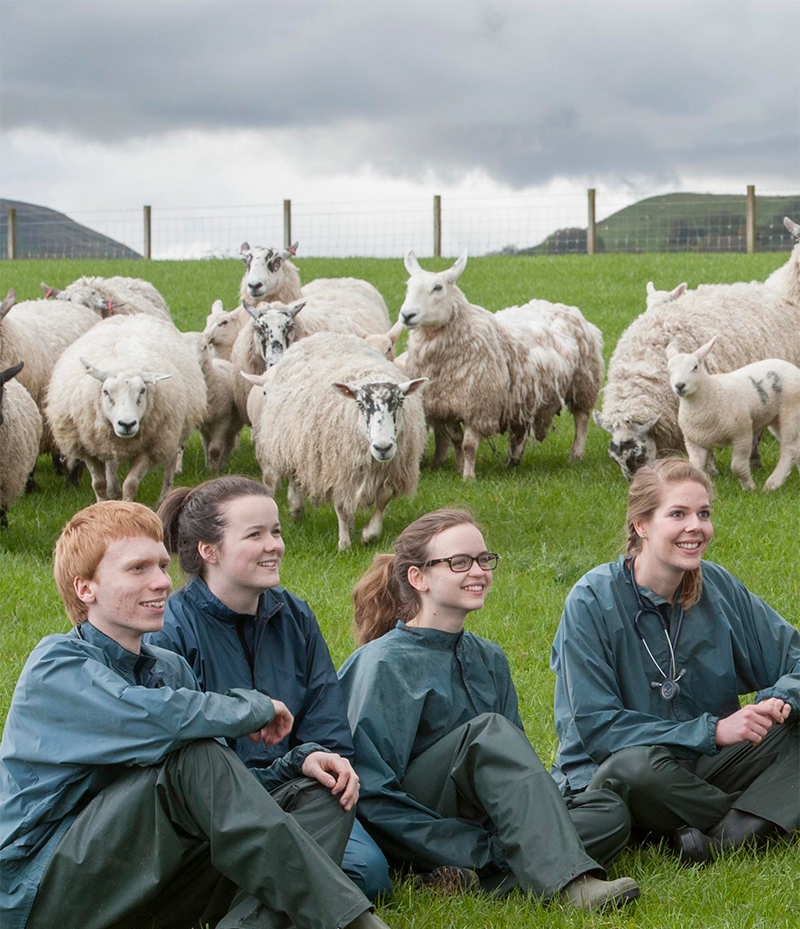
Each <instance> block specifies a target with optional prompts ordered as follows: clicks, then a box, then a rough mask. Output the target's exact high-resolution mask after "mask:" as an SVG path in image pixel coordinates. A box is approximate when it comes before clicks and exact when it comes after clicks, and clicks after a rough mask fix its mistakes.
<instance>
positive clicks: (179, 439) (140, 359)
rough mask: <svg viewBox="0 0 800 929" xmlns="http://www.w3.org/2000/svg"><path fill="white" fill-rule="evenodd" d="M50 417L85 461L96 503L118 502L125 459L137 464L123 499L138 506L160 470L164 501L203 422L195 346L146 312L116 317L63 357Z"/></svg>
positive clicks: (66, 447)
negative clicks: (142, 489)
mask: <svg viewBox="0 0 800 929" xmlns="http://www.w3.org/2000/svg"><path fill="white" fill-rule="evenodd" d="M45 412H46V414H47V420H48V423H49V424H50V428H51V429H52V431H53V436H54V437H55V440H56V443H57V444H58V446H59V447H60V448H61V449H62V450H63V451H64V453H65V454H67V455H68V456H69V457H71V458H77V459H81V460H83V461H85V462H86V464H87V466H88V468H89V472H90V473H91V476H92V489H93V490H94V492H95V496H96V497H97V499H98V500H105V499H107V498H108V497H112V498H113V497H116V496H119V492H120V488H119V482H118V480H117V476H116V469H117V464H118V462H119V461H130V462H131V467H130V470H129V472H128V475H127V477H126V478H125V481H124V483H123V485H122V499H123V500H133V499H134V498H135V497H136V492H137V490H138V488H139V482H140V481H141V479H142V477H144V475H145V474H146V473H147V472H148V471H149V470H150V469H151V468H152V467H155V466H157V465H160V464H163V466H164V479H163V483H162V487H161V497H160V498H159V499H163V498H164V496H166V494H167V493H168V492H169V490H170V489H171V487H172V482H173V477H174V474H175V470H176V467H177V463H178V458H179V455H180V453H181V451H182V449H183V447H184V446H185V444H186V440H187V439H188V437H189V435H190V434H191V433H192V432H193V431H194V430H195V429H197V428H198V427H199V426H200V424H201V423H202V421H203V417H204V415H205V412H206V384H205V380H204V378H203V372H202V371H201V369H200V365H199V363H198V361H197V357H196V354H195V351H194V349H193V347H192V345H191V344H190V342H189V341H188V340H186V339H184V338H183V337H182V334H181V333H179V332H178V330H177V329H176V328H175V327H174V326H173V325H172V324H171V323H167V322H162V321H161V320H158V319H155V318H154V317H153V316H151V315H149V314H146V313H139V314H137V315H136V316H112V317H111V318H109V319H106V320H103V321H102V322H100V323H98V324H97V325H96V326H95V328H94V329H92V330H90V331H89V332H87V333H86V334H85V335H83V336H81V338H80V339H78V340H77V341H76V342H74V343H73V344H72V345H70V346H69V348H67V349H66V351H65V352H64V354H63V355H62V356H61V358H59V360H58V362H57V364H56V366H55V370H54V371H53V376H52V378H51V381H50V387H49V390H48V394H47V404H46V407H45Z"/></svg>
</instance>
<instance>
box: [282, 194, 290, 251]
mask: <svg viewBox="0 0 800 929" xmlns="http://www.w3.org/2000/svg"><path fill="white" fill-rule="evenodd" d="M283 247H284V248H291V247H292V201H291V200H284V201H283Z"/></svg>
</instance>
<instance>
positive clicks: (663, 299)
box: [646, 281, 687, 310]
mask: <svg viewBox="0 0 800 929" xmlns="http://www.w3.org/2000/svg"><path fill="white" fill-rule="evenodd" d="M686 287H687V284H686V282H685V281H684V282H683V283H682V284H678V286H677V287H676V288H675V289H674V290H656V288H655V285H654V284H653V282H652V281H648V282H647V288H646V291H647V309H648V310H654V309H655V308H656V307H657V306H661V305H662V304H664V303H671V302H672V301H673V300H677V299H678V297H682V296H683V295H684V294H685V293H686Z"/></svg>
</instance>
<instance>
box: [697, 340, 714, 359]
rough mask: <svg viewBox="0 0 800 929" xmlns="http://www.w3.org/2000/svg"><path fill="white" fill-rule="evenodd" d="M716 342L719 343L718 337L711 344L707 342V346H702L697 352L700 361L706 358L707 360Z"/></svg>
mask: <svg viewBox="0 0 800 929" xmlns="http://www.w3.org/2000/svg"><path fill="white" fill-rule="evenodd" d="M716 341H717V337H716V336H714V338H713V339H712V340H711V341H710V342H706V344H705V345H701V346H700V348H698V349H697V351H696V352H695V356H696V357H697V358H698V359H699V360H700V361H702V360H703V359H704V358H706V357H707V356H708V355H709V354H710V353H711V349H712V348H713V347H714V343H715V342H716Z"/></svg>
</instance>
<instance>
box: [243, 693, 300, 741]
mask: <svg viewBox="0 0 800 929" xmlns="http://www.w3.org/2000/svg"><path fill="white" fill-rule="evenodd" d="M272 705H273V706H274V707H275V715H274V716H273V717H272V722H269V723H267V725H266V726H262V727H261V728H260V729H259V730H258V732H251V733H249V735H248V736H247V738H248V739H250V740H251V741H252V742H263V743H264V745H277V744H278V742H280V741H281V740H282V739H285V738H286V736H287V735H289V733H290V732H291V731H292V726H293V725H294V716H292V714H291V713H290V712H289V708H288V707H287V706H286V704H285V703H283V702H282V701H281V700H273V701H272Z"/></svg>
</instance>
